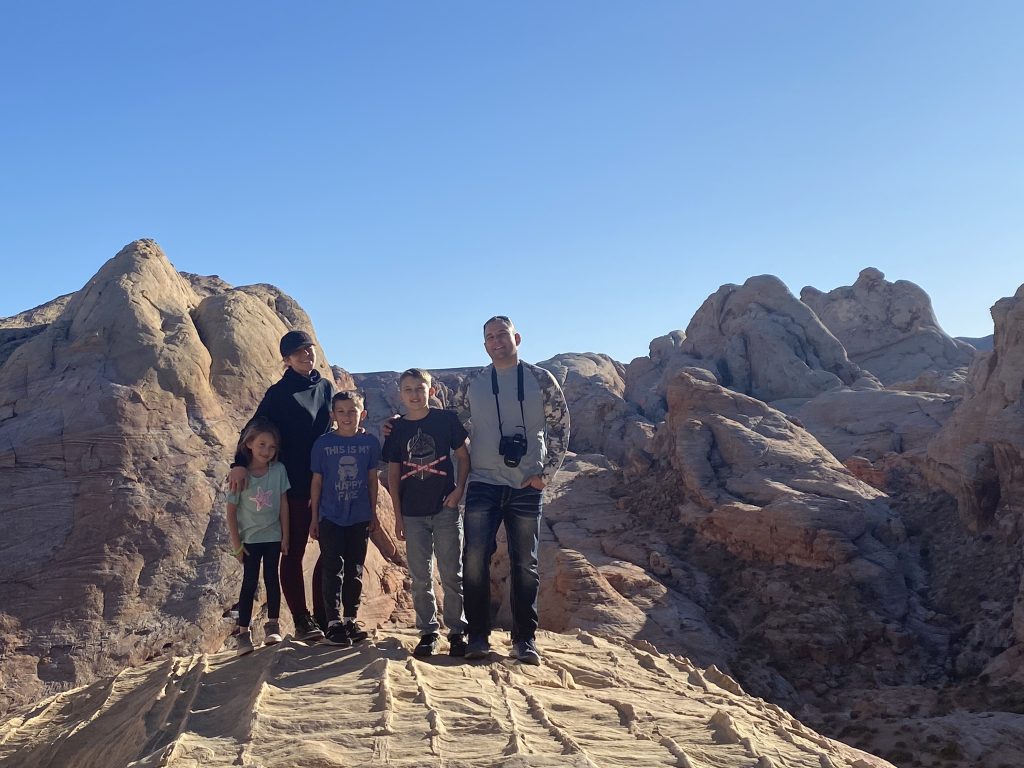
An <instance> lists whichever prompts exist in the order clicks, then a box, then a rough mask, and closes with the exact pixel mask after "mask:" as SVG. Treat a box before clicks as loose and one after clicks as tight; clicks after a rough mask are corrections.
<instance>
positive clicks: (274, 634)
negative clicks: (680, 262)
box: [263, 621, 284, 645]
mask: <svg viewBox="0 0 1024 768" xmlns="http://www.w3.org/2000/svg"><path fill="white" fill-rule="evenodd" d="M282 640H284V638H283V637H281V626H280V624H278V623H277V622H276V621H268V622H267V623H266V624H264V625H263V644H264V645H274V644H275V643H280V642H281V641H282Z"/></svg>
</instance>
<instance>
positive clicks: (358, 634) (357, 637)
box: [345, 621, 370, 643]
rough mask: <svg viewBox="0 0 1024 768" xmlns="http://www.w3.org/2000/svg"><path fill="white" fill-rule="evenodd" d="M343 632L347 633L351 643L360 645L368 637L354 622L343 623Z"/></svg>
mask: <svg viewBox="0 0 1024 768" xmlns="http://www.w3.org/2000/svg"><path fill="white" fill-rule="evenodd" d="M345 631H346V632H347V633H348V639H349V640H351V641H352V642H353V643H361V642H363V640H365V639H366V638H368V637H369V636H370V635H369V633H368V632H367V631H366V630H364V629H362V628H360V626H359V625H358V624H356V623H355V622H354V621H346V622H345Z"/></svg>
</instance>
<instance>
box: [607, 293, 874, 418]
mask: <svg viewBox="0 0 1024 768" xmlns="http://www.w3.org/2000/svg"><path fill="white" fill-rule="evenodd" d="M656 341H660V342H661V343H660V344H659V347H658V349H657V351H655V350H654V348H652V353H651V357H650V358H640V359H638V360H634V361H633V362H631V363H630V364H629V366H628V367H627V370H626V393H627V395H626V396H627V397H628V398H631V399H632V401H633V402H636V403H637V404H638V405H639V406H640V407H641V410H642V411H643V413H644V415H645V416H647V418H649V419H651V420H652V421H658V420H660V419H661V418H662V417H663V415H664V412H665V404H664V392H662V391H661V389H662V388H663V387H665V386H667V383H668V382H669V381H670V380H671V379H672V377H673V376H674V375H675V373H676V372H678V371H679V370H682V369H683V368H686V367H693V368H704V369H706V370H708V371H710V372H711V373H712V374H714V376H715V379H716V380H717V381H719V382H721V384H722V385H723V386H725V387H728V388H729V389H732V390H734V391H736V392H741V393H743V394H746V395H751V396H752V397H756V398H758V399H759V400H764V401H766V402H771V401H773V400H779V399H782V398H811V397H814V396H815V395H818V394H820V393H821V392H826V391H828V390H830V389H834V388H836V387H841V386H844V385H846V386H852V385H854V384H856V385H857V386H858V387H862V388H864V387H866V388H878V386H879V384H878V382H877V381H876V380H875V379H874V377H873V376H871V375H870V374H869V373H867V372H866V371H863V370H861V369H860V368H859V367H858V366H857V365H856V364H854V363H852V362H850V360H849V359H848V358H847V356H846V351H845V350H844V349H843V346H842V344H840V343H839V341H837V340H836V338H835V337H834V336H833V335H832V334H831V333H829V331H828V329H826V328H825V326H823V325H822V324H821V321H819V320H818V318H817V317H816V316H815V315H814V313H813V312H812V311H811V310H810V309H808V307H807V306H805V305H804V304H802V303H800V302H799V301H798V300H797V299H796V298H795V297H794V296H793V294H791V293H790V292H789V290H788V289H787V288H786V286H785V285H783V283H782V281H781V280H779V279H778V278H777V277H773V276H772V275H761V276H759V277H752V278H750V279H749V280H747V281H746V282H745V283H744V284H743V285H731V284H730V285H723V286H722V287H721V288H719V289H718V291H716V292H715V293H714V294H712V295H711V296H709V297H708V299H707V300H706V301H705V302H704V303H703V304H702V305H701V307H700V309H698V310H697V312H696V314H694V316H693V319H692V320H691V321H690V324H689V325H688V326H687V327H686V333H685V335H684V336H678V335H670V336H669V337H668V338H667V339H665V340H656ZM652 384H653V385H654V386H655V387H657V395H658V397H656V398H652V397H650V395H645V394H644V392H645V391H649V389H650V387H651V385H652Z"/></svg>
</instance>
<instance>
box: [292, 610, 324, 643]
mask: <svg viewBox="0 0 1024 768" xmlns="http://www.w3.org/2000/svg"><path fill="white" fill-rule="evenodd" d="M323 636H324V631H323V630H322V629H320V627H319V626H317V623H316V619H314V618H313V617H312V616H310V615H309V614H308V613H307V614H306V615H305V616H301V617H299V618H297V619H296V620H295V639H296V640H321V639H323Z"/></svg>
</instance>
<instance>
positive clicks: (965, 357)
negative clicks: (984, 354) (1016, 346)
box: [800, 267, 975, 392]
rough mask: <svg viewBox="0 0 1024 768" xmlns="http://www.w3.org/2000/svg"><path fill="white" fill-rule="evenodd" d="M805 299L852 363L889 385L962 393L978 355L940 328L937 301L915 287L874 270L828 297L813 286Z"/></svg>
mask: <svg viewBox="0 0 1024 768" xmlns="http://www.w3.org/2000/svg"><path fill="white" fill-rule="evenodd" d="M800 300H801V301H803V303H804V304H806V305H807V306H809V307H810V308H811V309H813V310H814V312H815V314H816V315H817V316H818V317H819V318H820V319H821V322H822V323H824V324H825V326H826V327H827V328H828V329H829V330H830V331H831V332H832V333H833V334H834V335H835V337H836V338H837V339H839V341H840V342H842V344H843V346H844V347H845V348H846V352H847V354H848V355H849V357H850V360H852V361H853V362H855V363H856V364H857V365H859V366H860V367H861V368H864V369H866V370H869V371H871V373H873V374H874V375H875V376H877V377H878V379H879V380H880V381H881V382H882V383H883V384H887V385H896V384H898V385H899V386H900V388H902V389H912V388H914V387H915V386H916V387H918V388H926V389H925V391H931V392H944V391H949V392H959V391H960V389H961V388H962V385H963V377H964V375H965V373H966V368H967V366H968V365H970V363H971V360H972V359H973V357H974V354H975V350H974V349H973V348H972V347H971V346H970V345H969V344H965V343H964V342H962V341H958V340H957V339H954V338H952V337H951V336H949V335H948V334H947V333H945V332H944V331H943V330H942V328H940V327H939V323H938V321H937V320H936V319H935V313H934V312H933V311H932V303H931V299H929V298H928V294H926V293H925V292H924V291H923V290H921V288H920V287H918V286H917V285H915V284H914V283H911V282H909V281H907V280H897V281H896V282H895V283H890V282H889V281H887V280H886V279H885V275H884V274H882V273H881V272H880V271H879V270H877V269H874V268H872V267H868V268H867V269H864V270H861V273H860V275H859V276H858V277H857V281H856V282H855V283H854V284H853V285H852V286H843V287H841V288H836V289H834V290H832V291H829V292H828V293H822V292H821V291H819V290H817V289H815V288H812V287H810V286H808V287H806V288H804V289H803V290H802V291H801V292H800ZM915 382H916V383H915Z"/></svg>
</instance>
